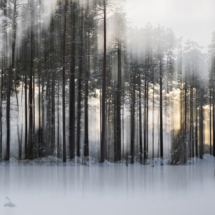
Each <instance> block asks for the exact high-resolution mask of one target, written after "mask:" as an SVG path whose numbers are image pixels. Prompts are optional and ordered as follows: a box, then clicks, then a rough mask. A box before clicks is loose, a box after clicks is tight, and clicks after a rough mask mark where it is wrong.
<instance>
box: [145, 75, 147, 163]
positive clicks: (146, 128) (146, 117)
mask: <svg viewBox="0 0 215 215" xmlns="http://www.w3.org/2000/svg"><path fill="white" fill-rule="evenodd" d="M144 96H145V98H144V164H145V162H146V159H147V123H146V122H147V101H146V100H147V76H146V75H145V95H144Z"/></svg>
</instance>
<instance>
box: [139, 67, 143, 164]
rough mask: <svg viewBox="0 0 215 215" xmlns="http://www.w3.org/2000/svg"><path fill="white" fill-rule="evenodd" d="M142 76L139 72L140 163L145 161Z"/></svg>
mask: <svg viewBox="0 0 215 215" xmlns="http://www.w3.org/2000/svg"><path fill="white" fill-rule="evenodd" d="M141 93H142V92H141V75H140V70H139V138H140V163H141V164H142V160H143V156H142V155H143V138H142V104H141V99H142V98H141Z"/></svg>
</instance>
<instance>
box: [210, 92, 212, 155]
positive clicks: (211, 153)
mask: <svg viewBox="0 0 215 215" xmlns="http://www.w3.org/2000/svg"><path fill="white" fill-rule="evenodd" d="M210 155H212V147H211V89H210Z"/></svg>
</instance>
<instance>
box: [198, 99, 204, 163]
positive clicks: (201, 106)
mask: <svg viewBox="0 0 215 215" xmlns="http://www.w3.org/2000/svg"><path fill="white" fill-rule="evenodd" d="M202 97H203V96H202ZM202 99H203V98H201V101H200V117H199V142H200V145H199V157H200V158H201V159H203V140H204V137H203V129H204V126H203V120H204V119H203V102H202Z"/></svg>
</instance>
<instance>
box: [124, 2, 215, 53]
mask: <svg viewBox="0 0 215 215" xmlns="http://www.w3.org/2000/svg"><path fill="white" fill-rule="evenodd" d="M126 5H127V10H128V11H127V15H128V18H129V19H131V20H132V22H133V24H134V25H136V26H138V27H144V26H145V25H146V24H147V23H148V22H150V23H151V24H152V25H153V26H157V25H158V24H160V25H162V26H164V27H165V28H172V29H173V31H174V32H175V35H176V37H180V36H183V38H184V41H186V40H187V39H191V40H194V41H196V42H197V43H199V45H201V46H203V47H204V51H207V47H208V45H209V44H210V42H211V36H212V32H213V31H215V12H214V11H215V0H126Z"/></svg>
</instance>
